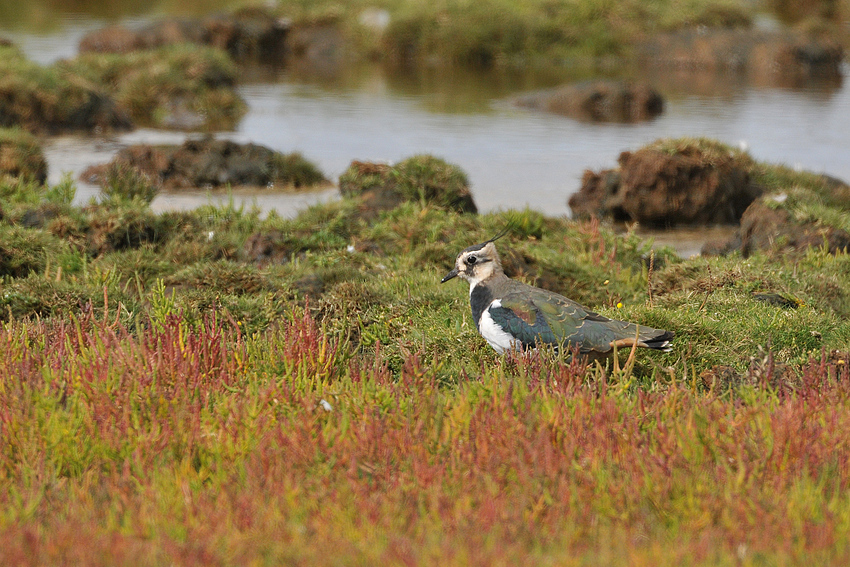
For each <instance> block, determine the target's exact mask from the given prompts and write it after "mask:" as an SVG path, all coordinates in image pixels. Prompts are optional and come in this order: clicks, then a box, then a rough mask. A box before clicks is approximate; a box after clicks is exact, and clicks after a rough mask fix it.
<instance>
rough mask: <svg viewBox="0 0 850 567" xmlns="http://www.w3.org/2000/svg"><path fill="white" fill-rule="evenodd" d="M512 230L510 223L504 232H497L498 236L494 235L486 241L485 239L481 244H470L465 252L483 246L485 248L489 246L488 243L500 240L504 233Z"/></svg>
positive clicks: (479, 248) (473, 250)
mask: <svg viewBox="0 0 850 567" xmlns="http://www.w3.org/2000/svg"><path fill="white" fill-rule="evenodd" d="M510 231H511V226H510V225H508V226H506V227H505V228H504V229H503V230H502V232H500V233H499V234H497V235H496V236H494V237H493V238H491V239H490V240H485V241H484V242H482V243H481V244H473V245H472V246H470V247H469V248H467V249H466V250H464V252H475V251H476V250H481V249H482V248H484V247H485V246H487V245H488V244H490V243H491V242H496V241H497V240H499V239H500V238H502V237H503V236H504V235H506V234H507V233H509V232H510Z"/></svg>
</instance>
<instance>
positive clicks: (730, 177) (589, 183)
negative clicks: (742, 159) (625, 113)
mask: <svg viewBox="0 0 850 567" xmlns="http://www.w3.org/2000/svg"><path fill="white" fill-rule="evenodd" d="M618 161H619V164H620V167H619V168H618V169H617V170H606V171H601V172H599V173H594V172H592V171H590V170H587V171H585V173H584V177H583V179H582V187H581V189H580V190H579V192H578V193H575V194H573V195H572V196H571V197H570V199H569V205H570V208H571V209H572V211H573V213H574V214H575V215H577V216H579V217H590V216H599V217H613V218H614V219H615V220H626V221H638V222H641V223H646V224H648V225H655V226H672V225H675V224H723V223H734V222H736V221H737V220H738V219H740V218H741V215H742V214H743V212H744V210H745V209H746V208H747V206H748V205H749V204H750V203H751V202H752V201H753V200H754V199H755V198H756V197H758V195H759V194H760V193H761V191H762V189H761V188H760V187H758V186H756V185H754V184H753V183H751V182H750V176H749V173H748V171H747V170H746V168H744V167H742V166H741V165H739V164H738V163H737V160H736V159H735V158H734V157H733V156H718V155H716V154H715V153H712V154H711V155H708V154H704V153H703V152H702V151H701V150H699V148H696V147H691V148H686V149H685V150H684V151H681V152H677V153H675V154H670V153H666V152H661V151H658V150H655V149H652V148H642V149H640V150H637V151H636V152H623V153H621V154H620V157H619V159H618Z"/></svg>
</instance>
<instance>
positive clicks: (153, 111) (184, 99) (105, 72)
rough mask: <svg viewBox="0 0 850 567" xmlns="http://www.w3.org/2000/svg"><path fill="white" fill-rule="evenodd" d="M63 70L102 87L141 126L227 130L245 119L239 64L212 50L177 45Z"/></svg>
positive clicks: (100, 57)
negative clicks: (237, 84)
mask: <svg viewBox="0 0 850 567" xmlns="http://www.w3.org/2000/svg"><path fill="white" fill-rule="evenodd" d="M58 67H59V69H61V70H63V71H66V72H70V73H74V74H77V75H81V76H84V77H86V78H87V79H88V80H89V81H91V82H93V83H95V84H98V85H102V87H103V88H104V89H105V90H106V91H107V92H108V93H110V94H111V95H112V96H113V97H114V98H115V101H116V102H117V103H118V104H119V105H120V106H121V108H123V109H125V110H126V111H127V112H128V113H129V114H130V116H132V117H133V119H134V120H135V121H136V122H138V123H139V124H143V125H146V126H153V127H157V128H169V129H176V130H229V129H233V128H235V126H236V125H237V124H238V122H239V120H240V119H241V118H242V116H243V115H244V114H245V112H246V110H247V106H246V104H245V101H244V100H243V99H242V97H241V96H239V94H238V93H237V92H236V88H235V86H236V74H237V67H236V64H235V63H234V62H233V61H232V60H231V59H230V58H229V57H228V55H227V53H225V52H223V51H221V50H218V49H213V48H210V47H202V46H198V45H193V44H178V45H169V46H166V47H161V48H158V49H152V50H146V51H133V52H131V53H127V54H112V53H107V54H100V53H84V54H82V55H80V56H78V57H77V58H76V59H73V60H70V61H64V62H61V63H59V64H58Z"/></svg>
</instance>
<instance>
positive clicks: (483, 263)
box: [443, 242, 501, 288]
mask: <svg viewBox="0 0 850 567" xmlns="http://www.w3.org/2000/svg"><path fill="white" fill-rule="evenodd" d="M500 265H501V264H500V262H499V254H498V253H497V252H496V246H495V245H494V244H493V243H492V242H487V243H485V244H484V245H483V246H482V245H477V246H470V247H469V248H467V249H466V250H464V251H463V252H461V253H460V254H458V256H457V260H455V268H454V269H453V270H452V271H451V272H449V273H448V274H446V277H444V278H443V282H447V281H449V280H450V279H452V278H453V277H455V276H459V277H460V278H461V279H464V280H466V281H467V282H469V285H470V287H471V288H474V287H475V286H476V285H478V284H479V283H480V282H482V281H484V280H486V279H487V278H489V277H490V276H492V275H493V273H494V272H495V271H496V269H498V268H499V267H500Z"/></svg>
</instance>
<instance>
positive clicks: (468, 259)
mask: <svg viewBox="0 0 850 567" xmlns="http://www.w3.org/2000/svg"><path fill="white" fill-rule="evenodd" d="M476 261H478V258H476V257H475V256H467V257H466V263H467V264H469V265H470V266H471V265H473V264H475V262H476Z"/></svg>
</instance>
